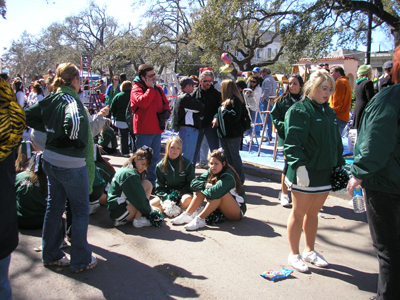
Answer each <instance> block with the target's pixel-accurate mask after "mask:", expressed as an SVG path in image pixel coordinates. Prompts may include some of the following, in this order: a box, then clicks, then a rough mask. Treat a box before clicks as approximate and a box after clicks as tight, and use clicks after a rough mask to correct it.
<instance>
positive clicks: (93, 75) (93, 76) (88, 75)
mask: <svg viewBox="0 0 400 300" xmlns="http://www.w3.org/2000/svg"><path fill="white" fill-rule="evenodd" d="M79 73H80V76H81V78H86V77H90V74H89V72H86V71H80V72H79ZM91 79H92V80H98V79H101V75H99V74H94V73H92V74H91Z"/></svg>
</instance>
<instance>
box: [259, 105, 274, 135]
mask: <svg viewBox="0 0 400 300" xmlns="http://www.w3.org/2000/svg"><path fill="white" fill-rule="evenodd" d="M267 106H268V101H264V102H260V111H267ZM269 109H270V110H271V109H272V107H270V108H269ZM262 119H263V122H264V120H265V115H263V116H262ZM267 134H268V137H269V138H270V139H271V138H272V119H271V115H270V114H268V119H267Z"/></svg>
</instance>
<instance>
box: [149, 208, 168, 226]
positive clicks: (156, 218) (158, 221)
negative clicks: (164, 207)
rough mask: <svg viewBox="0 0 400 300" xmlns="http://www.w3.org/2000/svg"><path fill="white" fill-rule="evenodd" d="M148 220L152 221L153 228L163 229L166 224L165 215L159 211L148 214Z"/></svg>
mask: <svg viewBox="0 0 400 300" xmlns="http://www.w3.org/2000/svg"><path fill="white" fill-rule="evenodd" d="M147 219H148V220H149V221H150V223H151V226H153V227H161V225H162V224H163V223H164V215H163V214H162V213H161V212H159V211H158V210H153V211H152V212H151V213H149V214H148V216H147Z"/></svg>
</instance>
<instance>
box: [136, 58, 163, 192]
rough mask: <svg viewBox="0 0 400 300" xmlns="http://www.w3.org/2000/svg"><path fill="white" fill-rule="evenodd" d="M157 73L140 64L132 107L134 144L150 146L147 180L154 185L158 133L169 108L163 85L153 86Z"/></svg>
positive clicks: (157, 156) (149, 67)
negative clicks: (150, 154) (151, 150)
mask: <svg viewBox="0 0 400 300" xmlns="http://www.w3.org/2000/svg"><path fill="white" fill-rule="evenodd" d="M155 80H156V73H155V72H154V68H153V66H150V65H146V64H143V65H140V66H139V74H138V76H136V78H135V79H134V80H133V87H132V91H131V108H132V112H133V133H134V134H135V136H136V146H137V148H141V147H142V146H148V147H151V148H152V149H153V159H152V162H151V165H150V166H149V167H148V169H147V171H148V174H149V178H148V179H149V181H150V182H151V183H152V184H153V186H155V182H156V171H155V170H156V165H157V163H158V160H159V158H160V150H161V133H162V132H164V129H165V121H166V120H167V119H168V118H169V116H170V114H171V110H170V108H169V102H168V100H167V97H166V96H165V94H164V92H163V91H162V88H161V87H160V86H158V85H156V84H155V83H154V82H155Z"/></svg>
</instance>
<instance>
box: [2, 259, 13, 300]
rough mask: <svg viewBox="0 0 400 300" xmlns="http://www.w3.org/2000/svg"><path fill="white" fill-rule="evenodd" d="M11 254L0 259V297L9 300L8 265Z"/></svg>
mask: <svg viewBox="0 0 400 300" xmlns="http://www.w3.org/2000/svg"><path fill="white" fill-rule="evenodd" d="M10 259H11V255H9V256H7V257H5V258H3V259H2V260H0V299H2V300H3V299H4V300H11V299H12V297H11V286H10V282H9V281H8V267H9V266H10Z"/></svg>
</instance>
